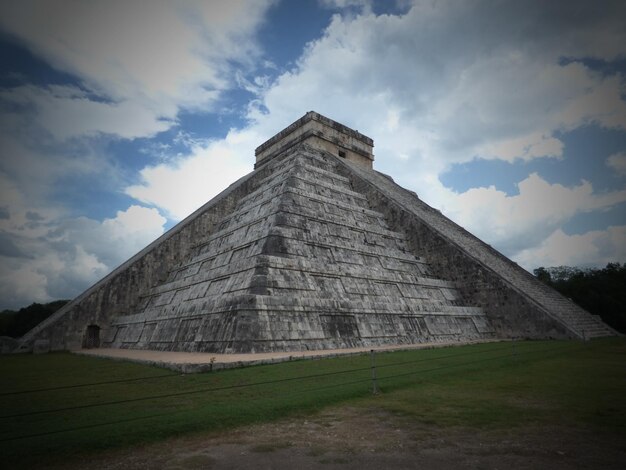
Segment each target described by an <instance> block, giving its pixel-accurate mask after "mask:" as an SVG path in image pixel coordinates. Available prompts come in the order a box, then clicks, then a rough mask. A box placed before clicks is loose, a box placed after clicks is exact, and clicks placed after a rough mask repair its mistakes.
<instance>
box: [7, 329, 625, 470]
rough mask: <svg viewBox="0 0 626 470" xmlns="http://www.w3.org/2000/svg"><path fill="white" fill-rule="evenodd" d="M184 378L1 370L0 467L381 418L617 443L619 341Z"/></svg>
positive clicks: (135, 369)
mask: <svg viewBox="0 0 626 470" xmlns="http://www.w3.org/2000/svg"><path fill="white" fill-rule="evenodd" d="M376 365H377V368H376V375H377V385H378V387H379V389H380V390H381V391H380V393H378V394H376V395H372V394H371V389H372V380H371V369H370V357H369V356H368V355H363V356H348V357H343V358H333V359H324V360H316V361H311V360H302V361H294V362H287V363H281V364H275V365H265V366H255V367H249V368H244V369H235V370H226V371H221V372H215V373H207V374H195V375H181V374H178V373H174V372H170V371H167V370H164V369H159V368H155V367H148V366H142V365H138V364H133V363H124V362H117V361H112V360H107V359H97V358H90V357H85V356H76V355H71V354H68V353H53V354H48V355H41V356H33V355H19V356H2V357H1V358H0V455H1V456H2V460H1V462H2V464H3V465H6V468H15V467H18V466H19V467H33V466H35V467H36V466H41V465H42V464H44V463H54V462H56V461H62V460H64V459H67V458H68V457H72V458H81V457H83V456H84V455H87V454H89V453H93V452H97V451H99V450H105V449H111V448H119V447H122V446H133V445H138V444H142V443H148V442H154V441H158V440H160V439H164V438H166V437H171V436H176V435H182V434H190V433H206V432H216V433H217V432H220V431H223V430H225V429H228V428H233V427H236V426H241V425H246V424H251V423H258V422H263V421H270V420H275V419H278V418H281V417H285V416H289V415H307V414H311V413H314V412H315V411H317V410H320V409H322V408H323V407H326V406H329V405H332V404H339V403H348V404H350V406H354V407H362V408H363V409H364V410H366V409H371V408H372V407H377V408H382V409H384V410H386V411H390V412H392V413H394V414H397V415H400V416H403V417H406V418H407V419H410V420H411V421H414V422H419V423H423V424H425V425H432V426H437V427H455V426H464V427H470V428H479V429H509V428H511V427H516V426H524V425H528V424H532V425H539V426H541V425H543V424H545V425H550V426H554V425H556V426H568V427H585V428H588V429H593V430H596V431H597V432H598V433H608V434H612V435H616V434H617V435H622V436H624V437H625V438H626V339H624V338H611V339H603V340H595V341H592V342H587V343H582V342H575V341H533V342H520V343H490V344H479V345H471V346H463V347H454V348H445V349H432V350H414V351H405V352H392V353H384V354H383V353H379V354H377V356H376Z"/></svg>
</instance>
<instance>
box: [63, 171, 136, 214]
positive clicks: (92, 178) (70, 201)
mask: <svg viewBox="0 0 626 470" xmlns="http://www.w3.org/2000/svg"><path fill="white" fill-rule="evenodd" d="M111 189H112V188H111V181H110V180H109V179H108V178H103V177H102V176H101V175H83V176H80V177H77V176H76V175H68V176H67V177H66V178H61V179H60V180H58V181H57V182H56V184H55V185H54V192H53V194H51V199H52V200H53V201H54V204H55V205H57V206H60V207H63V208H64V209H65V210H67V211H68V212H69V213H68V215H69V216H72V217H79V216H87V217H89V218H90V219H94V220H104V219H107V218H108V219H110V218H114V217H115V216H116V214H117V212H118V211H119V210H125V209H126V208H127V207H129V206H131V205H133V204H135V205H142V204H141V203H140V202H138V201H137V200H135V199H133V198H131V197H130V196H127V195H126V194H124V192H123V191H122V188H121V187H120V188H119V190H117V191H115V190H113V191H112V190H111Z"/></svg>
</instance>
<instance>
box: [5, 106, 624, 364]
mask: <svg viewBox="0 0 626 470" xmlns="http://www.w3.org/2000/svg"><path fill="white" fill-rule="evenodd" d="M373 146H374V143H373V141H372V139H370V138H369V137H366V136H364V135H363V134H360V133H359V132H357V131H354V130H352V129H349V128H348V127H346V126H344V125H342V124H339V123H337V122H335V121H332V120H331V119H328V118H326V117H324V116H321V115H320V114H318V113H315V112H309V113H306V114H305V115H304V116H303V117H302V118H301V119H299V120H297V121H296V122H294V123H293V124H291V125H290V126H288V127H287V128H285V129H284V130H283V131H281V132H279V133H278V134H277V135H276V136H274V137H272V138H271V139H269V140H268V141H267V142H265V143H263V144H262V145H260V146H259V147H258V148H257V150H256V163H255V169H254V171H252V172H251V173H249V174H248V175H246V176H244V177H243V178H241V179H240V180H238V181H236V182H234V183H233V184H231V185H230V186H229V187H228V188H227V189H225V190H224V191H222V192H221V193H220V194H218V195H217V196H216V197H214V198H213V199H211V200H210V201H208V202H207V203H206V204H205V205H204V206H202V207H201V208H199V209H198V210H197V211H196V212H194V213H193V214H191V215H190V216H189V217H187V218H186V219H185V220H183V221H182V222H180V223H179V224H178V225H176V226H175V227H174V228H172V229H171V230H170V231H169V232H167V233H166V234H164V235H162V236H161V237H160V238H159V239H157V240H155V241H154V242H153V243H151V244H150V245H148V246H147V247H146V248H144V249H143V250H142V251H140V252H139V253H137V254H136V255H135V256H133V257H132V258H130V259H129V260H128V261H126V262H125V263H124V264H122V265H121V266H120V267H118V268H117V269H115V270H114V271H113V272H111V273H110V274H109V275H107V276H106V277H105V278H104V279H102V280H100V281H99V282H98V283H96V284H95V285H93V286H91V287H90V288H89V289H87V290H86V291H85V292H83V293H82V294H81V295H79V296H78V297H77V298H76V299H74V300H73V301H72V302H70V303H69V304H67V305H66V306H65V307H64V308H62V309H61V310H59V311H58V312H56V313H55V314H54V315H52V316H51V317H49V318H48V319H46V320H44V321H43V322H42V323H41V324H39V325H38V326H37V327H35V328H34V329H33V330H31V331H30V332H29V333H27V334H26V335H25V336H24V337H23V338H21V340H20V344H19V346H18V349H17V350H18V351H30V350H42V349H43V350H60V349H75V348H81V347H95V346H104V347H111V348H138V349H155V350H172V351H207V352H216V353H241V352H247V353H250V352H260V351H301V350H313V349H329V348H350V347H369V346H378V345H392V344H414V343H421V342H450V341H469V340H473V341H476V340H477V341H480V340H491V339H498V338H591V337H596V336H606V335H612V334H615V332H614V331H613V330H611V329H610V328H609V327H608V326H607V325H605V324H604V323H603V322H602V321H600V320H599V318H597V317H594V316H592V315H590V314H589V313H587V312H586V311H584V310H583V309H581V308H580V307H578V306H577V305H575V304H574V303H572V302H571V301H569V300H568V299H566V298H564V297H563V296H561V295H560V294H558V293H557V292H556V291H554V290H553V289H551V288H550V287H548V286H546V285H544V284H543V283H541V282H540V281H538V280H537V279H536V278H535V277H534V276H532V275H531V274H529V273H528V272H526V271H525V270H524V269H522V268H521V267H519V266H518V265H517V264H516V263H514V262H513V261H511V260H509V259H508V258H507V257H505V256H504V255H502V254H501V253H499V252H498V251H496V250H494V249H493V248H492V247H490V246H489V245H487V244H485V243H483V242H482V241H481V240H479V239H478V238H476V237H475V236H473V235H472V234H470V233H469V232H467V231H466V230H464V229H463V228H462V227H459V226H458V225H457V224H455V223H454V222H452V221H451V220H449V219H448V218H446V217H445V216H444V215H443V214H441V213H440V212H439V211H437V210H435V209H433V208H431V207H430V206H428V205H427V204H426V203H424V202H423V201H421V200H420V199H419V198H418V197H417V195H416V194H415V193H413V192H411V191H407V190H405V189H403V188H401V187H400V186H398V185H397V184H395V183H394V182H393V180H392V179H391V178H390V177H388V176H386V175H383V174H381V173H378V172H376V171H375V170H373V168H372V162H373V160H374V156H373V151H372V149H373Z"/></svg>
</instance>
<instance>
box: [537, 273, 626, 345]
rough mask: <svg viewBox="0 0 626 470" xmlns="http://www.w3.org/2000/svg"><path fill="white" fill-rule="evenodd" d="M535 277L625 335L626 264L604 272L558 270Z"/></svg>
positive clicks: (538, 274)
mask: <svg viewBox="0 0 626 470" xmlns="http://www.w3.org/2000/svg"><path fill="white" fill-rule="evenodd" d="M533 272H534V274H535V276H536V277H537V278H538V279H539V280H540V281H542V282H545V283H546V284H548V285H549V286H551V287H553V288H554V289H556V290H557V291H559V292H560V293H561V294H563V295H564V296H565V297H568V298H569V299H571V300H573V301H574V302H576V303H577V304H578V305H580V306H581V307H582V308H584V309H585V310H587V311H588V312H589V313H591V314H593V315H599V316H600V318H602V321H604V322H605V323H606V324H608V325H610V326H611V327H613V328H614V329H616V330H617V331H619V332H621V333H626V263H624V264H620V263H609V264H607V265H606V267H605V268H589V269H580V268H573V267H571V266H557V267H551V268H545V267H540V268H537V269H535V270H534V271H533Z"/></svg>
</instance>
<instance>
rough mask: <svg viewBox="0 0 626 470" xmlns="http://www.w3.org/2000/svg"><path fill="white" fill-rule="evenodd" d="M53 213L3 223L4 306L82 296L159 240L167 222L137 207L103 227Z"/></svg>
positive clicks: (0, 293)
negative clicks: (156, 239)
mask: <svg viewBox="0 0 626 470" xmlns="http://www.w3.org/2000/svg"><path fill="white" fill-rule="evenodd" d="M29 214H30V215H29ZM34 214H36V216H35V215H34ZM50 214H51V213H50V212H46V211H45V209H43V210H41V209H40V210H39V211H38V212H35V211H32V210H28V211H22V212H17V211H16V212H14V213H11V214H10V217H9V218H7V219H3V220H0V261H1V262H0V298H1V299H2V304H3V307H21V306H24V305H27V304H29V303H31V302H33V301H38V302H45V301H50V300H53V299H59V298H72V297H74V296H76V295H78V294H79V293H80V292H81V291H82V290H84V289H86V288H87V287H89V286H90V285H91V284H93V283H94V282H96V281H97V280H99V279H100V278H102V277H103V276H105V275H106V274H107V273H108V272H110V271H111V270H112V269H114V268H115V267H116V266H118V265H119V264H121V263H122V262H124V261H125V260H126V259H128V258H129V257H130V256H132V255H133V254H135V253H136V252H138V251H139V250H141V249H142V248H143V247H144V246H146V245H147V244H148V243H150V242H152V241H153V240H154V239H155V238H157V237H158V236H160V235H161V234H162V233H163V227H164V224H165V222H166V219H165V218H164V217H163V216H161V215H160V213H159V212H158V211H157V210H156V209H151V208H146V207H141V206H137V205H132V206H130V207H128V209H126V210H125V211H118V212H117V214H116V216H115V217H113V218H109V219H104V220H103V221H101V222H100V221H97V220H93V219H89V218H87V217H77V218H68V217H56V216H51V215H50ZM29 219H31V220H30V221H29ZM33 219H34V220H33ZM5 247H7V249H4V248H5Z"/></svg>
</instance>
